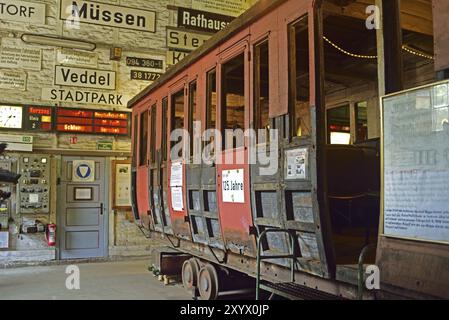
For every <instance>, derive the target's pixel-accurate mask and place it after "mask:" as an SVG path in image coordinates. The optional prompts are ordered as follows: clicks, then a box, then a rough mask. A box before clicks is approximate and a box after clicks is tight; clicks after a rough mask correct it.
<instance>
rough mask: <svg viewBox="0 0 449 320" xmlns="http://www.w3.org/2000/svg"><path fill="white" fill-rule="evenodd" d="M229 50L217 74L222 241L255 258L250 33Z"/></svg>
mask: <svg viewBox="0 0 449 320" xmlns="http://www.w3.org/2000/svg"><path fill="white" fill-rule="evenodd" d="M239 37H240V39H242V40H240V41H237V42H234V41H232V42H233V43H235V44H234V45H233V46H232V47H229V48H220V49H221V50H220V54H219V59H220V64H219V72H218V81H217V82H218V88H219V89H218V91H219V103H218V104H219V112H218V123H219V128H220V132H221V140H222V141H221V147H222V150H221V151H220V152H217V195H218V208H219V216H220V224H221V230H222V233H223V241H224V243H225V246H226V248H227V249H229V250H230V251H232V252H234V253H238V254H244V255H249V256H255V254H256V241H255V236H254V234H253V232H254V227H253V218H252V213H251V198H250V170H249V164H248V163H249V162H248V156H249V154H248V143H249V141H248V139H246V138H245V136H244V131H245V130H246V129H248V128H249V103H250V99H249V81H248V80H249V40H248V30H247V29H245V30H243V31H242V32H241V33H240V34H238V35H237V36H236V38H239Z"/></svg>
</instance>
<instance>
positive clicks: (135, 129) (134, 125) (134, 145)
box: [132, 114, 139, 168]
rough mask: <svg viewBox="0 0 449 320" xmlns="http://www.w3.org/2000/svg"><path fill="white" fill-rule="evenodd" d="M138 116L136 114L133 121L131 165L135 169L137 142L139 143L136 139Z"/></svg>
mask: <svg viewBox="0 0 449 320" xmlns="http://www.w3.org/2000/svg"><path fill="white" fill-rule="evenodd" d="M138 121H139V116H138V115H137V114H136V115H135V116H134V121H133V140H134V141H133V146H132V147H133V159H132V165H133V167H134V168H135V167H136V166H137V143H136V142H137V141H139V138H138V137H137V134H138V133H139V131H137V129H138V127H137V126H138V124H139V122H138Z"/></svg>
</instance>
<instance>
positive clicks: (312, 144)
mask: <svg viewBox="0 0 449 320" xmlns="http://www.w3.org/2000/svg"><path fill="white" fill-rule="evenodd" d="M278 25H279V28H278V43H279V48H282V49H280V50H279V57H278V61H279V63H278V65H279V70H278V77H279V78H278V81H277V83H278V87H277V90H278V92H279V93H278V95H277V96H276V97H275V99H274V101H272V102H271V101H270V110H269V113H270V118H271V119H274V127H275V128H276V129H278V130H279V137H280V139H279V150H280V154H279V173H278V174H277V175H273V176H271V177H266V178H270V179H271V181H269V183H267V181H261V182H262V185H265V186H267V185H270V184H271V185H272V186H277V187H274V188H273V189H271V190H264V189H263V188H262V189H261V192H260V193H259V194H257V193H255V196H254V208H255V210H256V212H255V216H256V223H257V225H258V229H259V230H260V229H261V227H260V226H261V225H262V229H263V228H273V227H278V228H284V229H288V230H289V231H290V232H291V233H292V234H294V235H295V239H296V240H297V241H296V249H297V252H296V254H297V256H298V264H297V267H298V269H299V270H301V271H304V272H308V273H312V274H316V275H318V276H321V277H326V278H331V277H333V275H334V273H335V271H334V270H335V264H334V262H333V260H334V259H333V256H334V254H333V249H332V243H331V238H330V234H331V230H330V223H329V214H328V209H327V204H326V198H325V195H326V189H327V187H326V180H325V177H326V172H325V168H326V166H325V158H324V151H325V144H326V132H325V106H324V92H323V91H324V89H323V88H324V53H323V41H322V39H323V28H322V15H321V1H301V2H299V4H298V2H286V3H285V4H283V5H281V7H280V11H279V22H278ZM284 48H285V49H284ZM270 77H271V76H270ZM277 98H278V99H279V100H276V99H277ZM270 100H271V97H270ZM256 178H257V179H260V177H256ZM259 187H260V185H259ZM267 191H268V192H267ZM273 196H276V197H277V201H275V203H278V208H279V209H278V210H279V213H277V214H276V215H275V216H273V215H271V216H270V214H268V215H266V214H265V213H264V212H263V210H262V212H259V211H257V208H264V207H267V206H266V205H265V204H264V201H270V198H269V197H273ZM264 197H265V198H264ZM258 203H259V204H262V205H258ZM265 215H266V217H265ZM260 218H261V219H260ZM263 224H265V225H263ZM267 241H268V243H266V244H265V248H268V249H270V248H271V249H273V250H274V251H276V250H278V251H284V252H285V251H286V250H285V249H286V248H288V246H289V244H288V238H285V239H281V238H279V237H277V238H272V239H270V238H268V239H267Z"/></svg>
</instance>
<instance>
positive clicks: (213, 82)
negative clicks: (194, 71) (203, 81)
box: [206, 70, 217, 129]
mask: <svg viewBox="0 0 449 320" xmlns="http://www.w3.org/2000/svg"><path fill="white" fill-rule="evenodd" d="M216 121H217V73H216V71H215V70H212V71H210V72H208V73H207V107H206V125H207V129H215V125H216Z"/></svg>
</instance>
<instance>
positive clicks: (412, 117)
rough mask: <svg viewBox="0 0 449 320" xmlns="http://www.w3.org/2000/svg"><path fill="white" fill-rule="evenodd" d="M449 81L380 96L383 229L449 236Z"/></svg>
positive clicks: (430, 238)
mask: <svg viewBox="0 0 449 320" xmlns="http://www.w3.org/2000/svg"><path fill="white" fill-rule="evenodd" d="M448 94H449V83H447V84H443V85H438V86H430V87H428V88H424V89H419V90H416V91H409V92H407V93H402V94H398V95H395V96H391V97H388V98H385V99H384V100H383V110H384V132H383V136H384V152H383V155H384V159H383V160H384V161H383V163H384V199H383V201H384V233H385V234H386V235H388V236H392V237H401V238H410V239H420V240H426V241H441V242H449V101H448Z"/></svg>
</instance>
